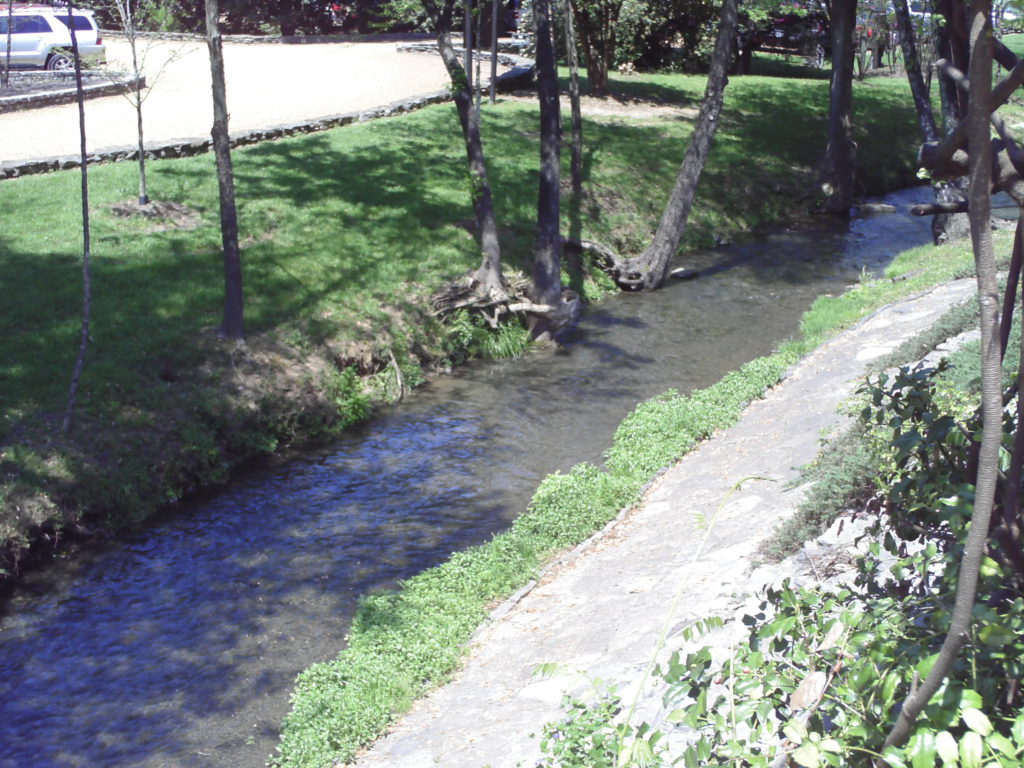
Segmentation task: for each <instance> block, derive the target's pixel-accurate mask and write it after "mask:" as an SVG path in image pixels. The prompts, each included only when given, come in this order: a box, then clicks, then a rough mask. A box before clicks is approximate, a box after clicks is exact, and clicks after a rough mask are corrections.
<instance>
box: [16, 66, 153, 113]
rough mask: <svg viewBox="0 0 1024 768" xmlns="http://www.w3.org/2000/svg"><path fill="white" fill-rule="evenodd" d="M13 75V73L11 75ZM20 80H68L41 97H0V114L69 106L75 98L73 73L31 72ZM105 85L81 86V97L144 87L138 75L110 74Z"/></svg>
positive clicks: (36, 95) (109, 94)
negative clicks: (58, 105) (63, 84)
mask: <svg viewBox="0 0 1024 768" xmlns="http://www.w3.org/2000/svg"><path fill="white" fill-rule="evenodd" d="M12 74H13V73H12ZM20 76H21V77H25V78H34V79H36V78H37V79H43V78H44V77H45V78H46V79H49V80H54V79H61V80H64V79H70V80H71V82H70V83H69V84H68V87H65V88H60V89H58V90H55V91H48V92H47V93H42V94H31V93H30V94H25V95H21V96H3V97H0V114H3V113H5V112H21V111H23V110H26V109H38V108H39V107H50V106H53V105H55V104H69V103H71V102H73V101H75V99H76V98H77V92H76V91H77V89H76V88H75V82H74V80H75V75H74V73H73V72H32V73H27V72H26V73H21V74H20ZM104 79H105V80H106V82H99V83H92V84H89V85H84V86H83V87H82V91H83V94H84V96H85V98H87V99H95V98H98V97H100V96H113V95H117V94H119V93H128V92H129V91H138V90H141V89H142V88H145V87H146V76H145V75H139V76H138V77H132V76H129V75H127V74H122V73H111V75H110V77H109V78H104Z"/></svg>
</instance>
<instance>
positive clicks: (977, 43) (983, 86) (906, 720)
mask: <svg viewBox="0 0 1024 768" xmlns="http://www.w3.org/2000/svg"><path fill="white" fill-rule="evenodd" d="M990 10H991V0H974V2H973V3H972V5H971V17H972V23H971V36H970V65H969V74H970V103H969V105H968V116H967V126H968V152H969V157H970V160H969V163H970V174H969V175H970V184H969V188H968V200H969V203H970V218H971V240H972V245H973V247H974V261H975V265H976V267H977V272H978V297H979V300H980V303H981V336H982V339H981V370H982V416H983V431H982V440H981V452H980V454H979V461H978V476H977V483H976V485H975V488H976V492H975V498H974V512H973V514H972V516H971V527H970V530H969V532H968V534H967V544H966V547H965V550H964V555H963V559H962V560H961V563H960V571H959V577H958V579H957V588H956V599H955V602H954V606H953V614H952V618H951V620H950V626H949V631H948V633H947V634H946V638H945V640H944V641H943V643H942V648H941V649H940V651H939V655H938V658H937V659H936V661H935V664H934V665H933V666H932V669H931V671H930V672H929V673H928V676H927V677H926V678H925V680H924V681H923V682H922V683H921V685H920V687H919V688H917V690H915V691H913V692H912V693H911V694H910V696H908V697H907V699H906V701H904V702H903V707H902V708H901V710H900V713H899V715H898V717H897V720H896V724H895V725H894V726H893V728H892V730H891V731H890V732H889V734H888V735H887V736H886V739H885V746H889V745H890V744H892V745H895V746H902V745H903V744H905V743H906V741H907V739H908V738H909V736H910V732H911V730H912V728H913V725H914V721H915V720H916V719H917V717H918V715H919V714H920V713H921V711H922V710H923V709H924V708H925V707H926V706H927V704H928V702H929V701H930V700H931V698H932V696H934V695H935V693H936V691H938V689H939V687H940V686H941V684H942V681H943V680H944V679H945V677H946V675H947V674H948V673H949V670H950V669H951V668H952V666H953V663H954V662H955V661H956V658H957V656H958V654H959V653H960V649H961V648H962V647H963V645H964V643H965V642H966V641H967V640H968V639H969V637H970V632H971V622H972V614H973V608H974V598H975V592H976V589H977V583H978V572H979V569H980V566H981V560H982V557H983V556H984V553H985V546H986V542H987V540H988V533H989V525H990V520H991V516H992V507H993V500H994V497H995V490H996V478H997V474H998V470H999V449H1000V444H1001V441H1002V416H1003V403H1002V382H1001V380H1000V357H1001V354H1000V342H999V318H998V307H999V292H998V286H997V284H996V266H995V258H994V255H993V252H992V229H991V226H990V224H989V216H990V202H991V199H990V196H991V194H992V145H991V141H990V135H991V134H990V128H989V114H990V111H991V110H990V95H991V89H992V25H991V21H990Z"/></svg>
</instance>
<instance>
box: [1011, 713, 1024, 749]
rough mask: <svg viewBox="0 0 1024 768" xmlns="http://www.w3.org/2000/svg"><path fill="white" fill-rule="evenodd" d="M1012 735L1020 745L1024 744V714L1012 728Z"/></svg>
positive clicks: (1018, 717)
mask: <svg viewBox="0 0 1024 768" xmlns="http://www.w3.org/2000/svg"><path fill="white" fill-rule="evenodd" d="M1010 735H1011V736H1013V740H1014V741H1016V742H1017V743H1018V744H1024V712H1022V713H1021V714H1019V715H1017V719H1016V720H1014V721H1013V725H1011V726H1010Z"/></svg>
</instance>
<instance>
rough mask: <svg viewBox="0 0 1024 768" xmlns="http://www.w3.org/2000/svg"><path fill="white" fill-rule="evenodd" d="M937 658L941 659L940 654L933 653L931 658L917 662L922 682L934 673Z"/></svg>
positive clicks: (927, 657)
mask: <svg viewBox="0 0 1024 768" xmlns="http://www.w3.org/2000/svg"><path fill="white" fill-rule="evenodd" d="M937 658H939V654H937V653H933V654H932V655H931V656H925V657H924V658H923V659H921V660H920V661H919V662H917V674H918V676H919V677H920V678H921V679H922V680H924V679H925V678H926V677H928V673H929V672H931V671H932V667H934V666H935V660H936V659H937Z"/></svg>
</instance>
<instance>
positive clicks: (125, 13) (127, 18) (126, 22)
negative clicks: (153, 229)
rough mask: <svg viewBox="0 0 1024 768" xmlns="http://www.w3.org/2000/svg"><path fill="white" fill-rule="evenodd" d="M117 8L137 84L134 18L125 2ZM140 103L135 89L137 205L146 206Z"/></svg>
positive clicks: (133, 99)
mask: <svg viewBox="0 0 1024 768" xmlns="http://www.w3.org/2000/svg"><path fill="white" fill-rule="evenodd" d="M117 8H118V11H119V12H120V13H121V23H122V26H123V28H124V33H125V37H126V38H127V39H128V47H129V48H130V49H131V52H132V75H134V77H135V81H136V82H138V81H139V77H140V75H141V74H142V73H141V72H140V71H139V56H138V50H137V47H136V46H137V45H138V40H139V36H138V34H137V32H138V30H137V29H136V27H135V17H134V15H133V13H132V10H131V6H130V5H128V4H127V3H126V2H125V0H118V3H117ZM142 102H143V96H142V89H141V88H137V89H136V90H135V92H134V97H132V104H133V106H134V107H135V117H136V123H137V126H138V134H139V205H147V204H148V203H149V190H148V189H147V187H146V142H145V140H144V137H143V130H142Z"/></svg>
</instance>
